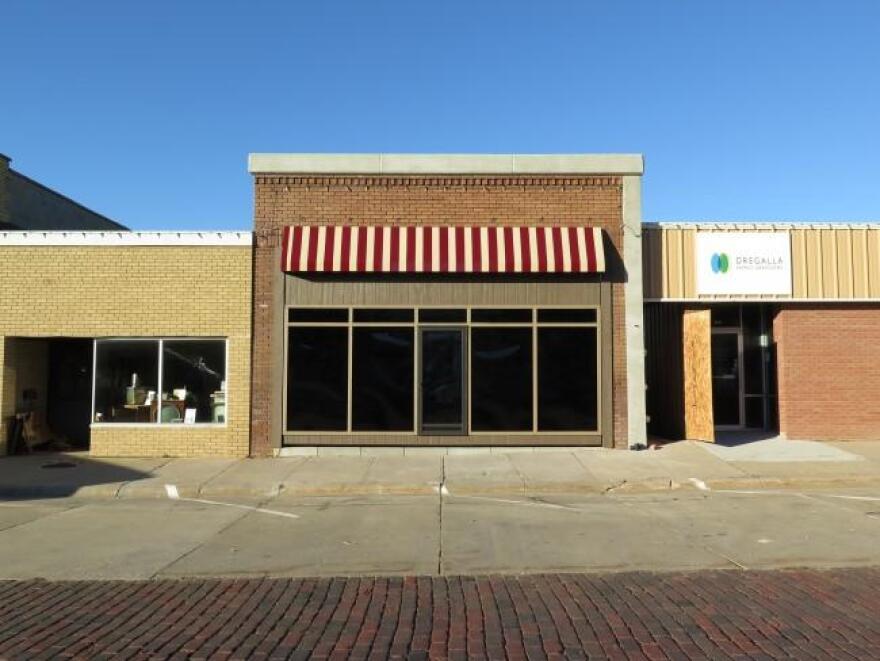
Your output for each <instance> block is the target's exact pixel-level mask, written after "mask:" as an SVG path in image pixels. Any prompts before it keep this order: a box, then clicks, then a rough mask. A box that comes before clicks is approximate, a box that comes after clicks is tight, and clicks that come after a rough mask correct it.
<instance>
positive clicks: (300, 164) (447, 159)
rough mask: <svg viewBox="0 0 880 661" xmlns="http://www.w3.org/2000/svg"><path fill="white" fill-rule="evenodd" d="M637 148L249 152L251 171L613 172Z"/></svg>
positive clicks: (635, 163) (627, 165)
mask: <svg viewBox="0 0 880 661" xmlns="http://www.w3.org/2000/svg"><path fill="white" fill-rule="evenodd" d="M644 169H645V160H644V156H642V155H641V154H296V153H255V154H249V155H248V172H250V173H252V174H613V175H641V174H642V173H643V172H644Z"/></svg>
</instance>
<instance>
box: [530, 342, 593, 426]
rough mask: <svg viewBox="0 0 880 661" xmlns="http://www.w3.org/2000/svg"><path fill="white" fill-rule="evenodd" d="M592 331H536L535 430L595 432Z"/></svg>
mask: <svg viewBox="0 0 880 661" xmlns="http://www.w3.org/2000/svg"><path fill="white" fill-rule="evenodd" d="M597 378H598V370H597V369H596V329H595V328H539V329H538V430H539V431H591V430H595V429H597V428H598V416H597V412H598V404H597V398H596V397H597V393H598V383H597Z"/></svg>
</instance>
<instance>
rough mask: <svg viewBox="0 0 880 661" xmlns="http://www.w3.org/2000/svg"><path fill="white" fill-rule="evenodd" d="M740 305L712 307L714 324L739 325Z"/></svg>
mask: <svg viewBox="0 0 880 661" xmlns="http://www.w3.org/2000/svg"><path fill="white" fill-rule="evenodd" d="M739 321H740V320H739V305H738V304H728V305H715V306H713V307H712V325H713V326H739Z"/></svg>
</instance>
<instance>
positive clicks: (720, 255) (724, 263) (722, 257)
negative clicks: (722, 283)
mask: <svg viewBox="0 0 880 661" xmlns="http://www.w3.org/2000/svg"><path fill="white" fill-rule="evenodd" d="M729 268H730V259H729V258H728V257H727V253H724V252H716V253H715V254H713V255H712V273H727V269H729Z"/></svg>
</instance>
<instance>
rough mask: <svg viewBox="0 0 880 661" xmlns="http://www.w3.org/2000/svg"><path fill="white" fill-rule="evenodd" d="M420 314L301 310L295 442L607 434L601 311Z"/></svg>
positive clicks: (292, 390)
mask: <svg viewBox="0 0 880 661" xmlns="http://www.w3.org/2000/svg"><path fill="white" fill-rule="evenodd" d="M415 312H416V311H415V310H413V309H411V308H351V309H349V308H325V309H321V308H290V309H289V311H288V313H287V319H288V346H287V385H286V393H287V395H286V396H287V400H286V412H285V420H286V423H285V424H286V426H285V429H286V431H287V432H297V433H303V434H307V433H309V432H362V433H366V432H411V433H416V432H418V433H422V434H434V433H448V434H467V433H469V432H483V433H505V432H532V433H535V432H549V433H553V432H585V433H596V432H598V431H599V408H600V407H599V392H600V387H599V354H598V341H599V318H598V317H599V315H598V310H597V309H596V308H540V309H536V308H471V309H466V308H422V309H420V310H418V316H417V317H416V315H415ZM416 319H418V321H416ZM444 361H445V362H444ZM416 373H418V374H419V375H420V377H419V379H418V381H419V383H417V379H416V376H415V375H416ZM417 412H420V413H419V416H420V417H419V424H418V429H417V428H416V427H417V425H416V419H417Z"/></svg>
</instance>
